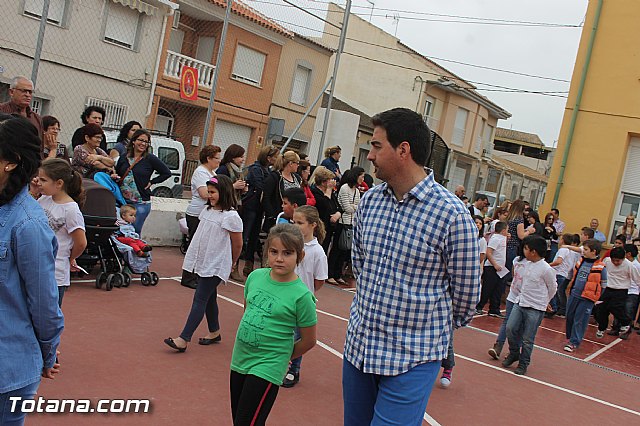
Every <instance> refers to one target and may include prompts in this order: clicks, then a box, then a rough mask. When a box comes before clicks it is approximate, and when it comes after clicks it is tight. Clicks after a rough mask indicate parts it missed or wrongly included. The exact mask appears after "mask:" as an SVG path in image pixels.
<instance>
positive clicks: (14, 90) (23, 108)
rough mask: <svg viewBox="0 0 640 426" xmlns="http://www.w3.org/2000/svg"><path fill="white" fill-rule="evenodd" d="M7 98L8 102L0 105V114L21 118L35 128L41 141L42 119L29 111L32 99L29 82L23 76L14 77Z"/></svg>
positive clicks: (31, 88)
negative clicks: (14, 115) (19, 116)
mask: <svg viewBox="0 0 640 426" xmlns="http://www.w3.org/2000/svg"><path fill="white" fill-rule="evenodd" d="M9 97H10V98H9V102H5V103H3V104H0V112H4V113H6V114H16V115H21V116H23V117H24V118H26V119H27V120H29V121H30V122H31V124H33V125H34V126H36V129H38V133H39V134H40V139H41V140H42V134H43V131H42V119H41V118H40V116H39V115H38V114H36V113H35V112H33V111H32V110H31V98H32V97H33V83H32V82H31V80H29V79H28V78H27V77H23V76H17V77H14V79H13V80H11V84H10V85H9Z"/></svg>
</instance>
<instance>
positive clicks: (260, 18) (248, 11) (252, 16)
mask: <svg viewBox="0 0 640 426" xmlns="http://www.w3.org/2000/svg"><path fill="white" fill-rule="evenodd" d="M209 3H213V4H215V5H216V6H220V7H221V8H223V9H226V7H227V2H226V0H209ZM231 11H232V12H233V13H235V14H236V15H238V16H241V17H243V18H246V19H248V20H249V21H252V22H255V23H256V24H258V25H261V26H263V27H265V28H267V29H269V30H271V31H274V32H276V33H278V34H282V35H284V36H287V37H293V33H292V32H291V31H289V30H287V29H286V28H284V27H283V26H281V25H278V24H276V23H275V22H273V21H272V20H270V19H269V18H267V17H266V16H264V15H263V14H261V13H260V12H258V11H257V10H255V9H253V8H252V7H250V6H248V5H246V4H244V3H242V2H240V1H238V0H234V2H233V5H232V6H231Z"/></svg>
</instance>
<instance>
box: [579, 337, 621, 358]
mask: <svg viewBox="0 0 640 426" xmlns="http://www.w3.org/2000/svg"><path fill="white" fill-rule="evenodd" d="M620 342H622V339H616V340H614V341H613V342H611V343H609V344H608V345H607V346H605V347H604V348H600V349H599V350H598V351H596V352H594V353H592V354H591V355H589V356H588V357H586V358H585V359H584V360H585V361H591V360H592V359H594V358H595V357H597V356H598V355H601V354H602V353H604V352H605V351H608V350H609V349H611V348H612V347H614V346H615V345H617V344H618V343H620Z"/></svg>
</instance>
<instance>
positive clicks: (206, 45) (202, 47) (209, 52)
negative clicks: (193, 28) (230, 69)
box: [196, 36, 216, 64]
mask: <svg viewBox="0 0 640 426" xmlns="http://www.w3.org/2000/svg"><path fill="white" fill-rule="evenodd" d="M215 45H216V39H215V37H204V36H200V37H198V47H197V48H196V59H197V60H199V61H200V62H204V63H205V64H211V63H213V51H214V49H215Z"/></svg>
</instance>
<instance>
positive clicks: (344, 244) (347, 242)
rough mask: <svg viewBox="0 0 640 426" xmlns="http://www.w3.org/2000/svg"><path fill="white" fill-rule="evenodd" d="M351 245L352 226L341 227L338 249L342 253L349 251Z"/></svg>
mask: <svg viewBox="0 0 640 426" xmlns="http://www.w3.org/2000/svg"><path fill="white" fill-rule="evenodd" d="M352 243H353V226H352V225H342V232H340V236H339V237H338V248H339V249H340V250H343V251H351V245H352Z"/></svg>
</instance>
